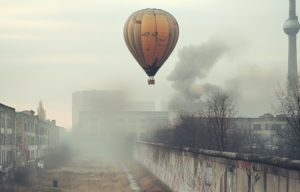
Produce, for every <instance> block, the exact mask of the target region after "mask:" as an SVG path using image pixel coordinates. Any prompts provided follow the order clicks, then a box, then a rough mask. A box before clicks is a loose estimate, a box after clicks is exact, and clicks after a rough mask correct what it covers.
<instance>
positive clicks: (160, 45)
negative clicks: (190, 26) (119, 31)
mask: <svg viewBox="0 0 300 192" xmlns="http://www.w3.org/2000/svg"><path fill="white" fill-rule="evenodd" d="M178 36H179V27H178V23H177V21H176V19H175V18H174V17H173V16H172V15H171V14H170V13H168V12H166V11H164V10H161V9H149V8H148V9H142V10H139V11H136V12H134V13H133V14H131V15H130V16H129V18H128V19H127V21H126V23H125V26H124V38H125V42H126V45H127V47H128V49H129V51H130V52H131V54H132V55H133V57H134V58H135V60H136V61H137V62H138V63H139V65H140V66H141V67H142V68H143V69H144V71H145V72H146V73H147V75H148V76H149V77H154V75H155V74H156V73H157V71H158V70H159V69H160V67H161V66H162V65H163V64H164V63H165V61H166V60H167V59H168V57H169V56H170V55H171V53H172V51H173V50H174V48H175V46H176V43H177V40H178Z"/></svg>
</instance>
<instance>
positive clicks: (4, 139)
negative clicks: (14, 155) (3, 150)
mask: <svg viewBox="0 0 300 192" xmlns="http://www.w3.org/2000/svg"><path fill="white" fill-rule="evenodd" d="M10 144H13V135H12V134H7V135H6V136H5V134H4V133H2V134H1V145H10Z"/></svg>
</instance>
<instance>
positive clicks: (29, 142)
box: [24, 136, 48, 145]
mask: <svg viewBox="0 0 300 192" xmlns="http://www.w3.org/2000/svg"><path fill="white" fill-rule="evenodd" d="M24 143H25V144H27V145H37V144H38V143H39V144H40V145H48V139H45V138H39V137H31V136H25V137H24Z"/></svg>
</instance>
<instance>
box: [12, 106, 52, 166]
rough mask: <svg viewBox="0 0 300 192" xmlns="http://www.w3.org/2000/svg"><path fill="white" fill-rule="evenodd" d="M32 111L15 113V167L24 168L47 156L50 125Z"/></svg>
mask: <svg viewBox="0 0 300 192" xmlns="http://www.w3.org/2000/svg"><path fill="white" fill-rule="evenodd" d="M34 113H35V112H34V111H22V112H17V113H16V130H17V132H16V149H17V155H16V166H17V167H20V166H25V165H26V164H27V163H30V162H34V161H35V160H37V159H43V158H45V157H46V156H47V154H48V148H49V127H50V125H49V124H48V123H47V122H45V121H43V120H40V119H39V117H38V116H37V115H34Z"/></svg>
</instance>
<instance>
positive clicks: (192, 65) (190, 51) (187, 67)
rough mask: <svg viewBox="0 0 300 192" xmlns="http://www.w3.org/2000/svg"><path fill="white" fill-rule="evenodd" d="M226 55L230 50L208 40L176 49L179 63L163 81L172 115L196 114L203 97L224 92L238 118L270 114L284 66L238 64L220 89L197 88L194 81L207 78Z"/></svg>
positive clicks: (221, 43) (210, 86) (223, 45)
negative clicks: (233, 103)
mask: <svg viewBox="0 0 300 192" xmlns="http://www.w3.org/2000/svg"><path fill="white" fill-rule="evenodd" d="M232 49H234V48H232ZM230 54H232V53H231V48H230V46H229V45H228V44H226V43H224V42H223V41H220V40H209V41H207V42H205V43H202V44H200V45H190V46H188V47H183V48H182V49H180V50H179V53H178V57H179V61H178V62H177V63H176V64H175V67H174V69H173V71H172V72H171V74H170V75H169V76H168V77H167V80H169V81H172V87H173V88H174V89H175V90H176V93H175V95H174V96H173V97H172V98H171V100H170V101H169V108H170V109H171V110H175V111H178V110H187V111H196V110H198V109H199V108H201V107H205V104H204V102H203V95H204V94H205V95H210V94H211V93H213V92H217V91H226V92H227V93H228V94H229V95H230V96H231V97H233V99H234V100H235V101H237V102H238V103H239V107H240V109H241V110H240V111H241V112H242V115H246V116H258V115H262V114H263V113H268V112H270V111H271V108H270V104H271V102H272V99H274V98H273V90H274V87H275V86H276V84H277V82H278V81H280V82H282V81H284V78H285V73H283V72H282V71H284V69H285V68H286V66H285V65H282V64H280V65H277V66H276V65H275V64H274V65H272V66H270V65H269V66H268V65H264V66H259V65H257V64H249V63H248V64H247V63H241V64H239V65H238V67H236V68H235V69H232V71H233V73H232V74H231V78H229V79H224V81H223V85H222V86H219V85H214V84H211V83H202V84H200V85H197V81H198V80H204V79H205V78H207V77H208V75H209V73H210V72H211V71H212V70H213V68H214V67H215V65H216V64H217V63H218V61H220V60H221V59H222V58H224V56H229V57H230ZM230 67H231V66H230ZM220 78H222V77H220ZM273 101H274V100H273ZM275 102H276V101H275Z"/></svg>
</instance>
